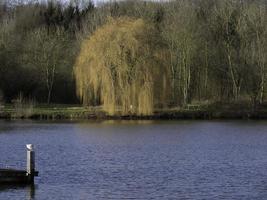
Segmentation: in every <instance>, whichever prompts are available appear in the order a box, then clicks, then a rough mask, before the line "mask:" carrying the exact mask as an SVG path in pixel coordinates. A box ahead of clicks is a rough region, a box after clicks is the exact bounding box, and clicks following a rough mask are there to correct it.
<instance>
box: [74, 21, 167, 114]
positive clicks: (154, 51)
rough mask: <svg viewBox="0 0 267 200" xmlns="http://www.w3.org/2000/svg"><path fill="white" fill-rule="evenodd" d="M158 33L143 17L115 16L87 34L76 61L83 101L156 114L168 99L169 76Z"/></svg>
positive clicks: (112, 111) (113, 109)
mask: <svg viewBox="0 0 267 200" xmlns="http://www.w3.org/2000/svg"><path fill="white" fill-rule="evenodd" d="M154 33H155V30H154V28H153V27H152V26H151V25H149V24H147V23H145V22H144V21H143V20H142V19H137V20H135V19H130V18H117V19H113V18H110V19H109V20H108V23H107V24H106V25H104V26H103V27H101V28H99V29H98V30H96V32H95V33H94V34H93V35H92V36H91V37H89V38H87V39H85V40H84V41H83V42H82V46H81V51H80V54H79V56H78V58H77V60H76V63H75V67H74V74H75V78H76V87H77V95H78V96H79V98H80V99H81V100H82V102H83V103H84V104H85V105H96V104H102V105H103V109H104V110H105V111H106V112H108V113H109V114H115V112H116V111H120V112H121V114H139V115H150V114H152V113H153V110H154V107H155V102H157V103H160V102H161V101H163V100H165V98H164V96H166V91H167V89H166V85H167V82H166V77H167V76H168V70H167V67H165V66H164V64H163V60H164V59H165V60H166V58H164V55H165V53H164V52H163V50H162V49H161V48H158V47H156V46H157V45H155V41H154V40H155V39H154V38H155V37H156V34H154ZM159 49H160V50H159Z"/></svg>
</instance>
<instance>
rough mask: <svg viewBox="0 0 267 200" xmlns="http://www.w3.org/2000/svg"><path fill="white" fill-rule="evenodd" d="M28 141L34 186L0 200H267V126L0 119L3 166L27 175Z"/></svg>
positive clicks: (4, 192) (1, 193) (1, 190)
mask: <svg viewBox="0 0 267 200" xmlns="http://www.w3.org/2000/svg"><path fill="white" fill-rule="evenodd" d="M28 143H32V144H34V145H35V147H36V170H38V171H39V172H40V174H39V177H36V182H35V184H36V185H35V186H32V187H29V186H25V187H17V186H12V187H6V186H0V199H1V200H2V199H3V200H6V199H10V200H16V199H19V200H20V199H36V200H39V199H40V200H43V199H45V200H50V199H51V200H55V199H57V200H58V199H59V200H60V199H64V200H65V199H66V200H68V199H159V200H162V199H233V200H239V199H253V200H254V199H256V200H257V199H267V170H266V166H267V151H266V150H267V122H266V121H261V122H256V121H217V122H216V121H213V122H208V121H171V122H168V121H108V122H103V121H102V122H93V121H91V122H81V123H77V122H75V123H54V122H53V123H47V122H46V123H44V122H38V123H36V122H3V121H2V122H1V121H0V158H1V159H0V166H6V165H7V166H14V167H15V168H17V169H25V166H26V152H25V144H28ZM37 186H38V189H36V187H37Z"/></svg>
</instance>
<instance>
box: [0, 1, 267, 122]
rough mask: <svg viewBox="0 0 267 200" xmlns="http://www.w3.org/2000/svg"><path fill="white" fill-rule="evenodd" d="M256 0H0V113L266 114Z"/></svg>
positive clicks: (261, 21)
mask: <svg viewBox="0 0 267 200" xmlns="http://www.w3.org/2000/svg"><path fill="white" fill-rule="evenodd" d="M266 64H267V3H266V1H265V0H255V1H251V0H242V1H240V0H220V1H218V0H174V1H135V0H124V1H110V2H105V3H98V5H97V6H96V5H94V4H93V2H92V1H90V0H87V1H84V0H75V1H72V0H70V1H56V0H47V1H39V0H24V1H16V0H6V1H5V0H4V1H1V2H0V118H5V119H12V118H14V119H18V118H30V119H108V118H111V119H116V118H118V119H135V118H136V119H139V118H141V119H142V118H144V119H146V118H147V119H187V118H190V119H216V118H238V119H241V118H242V119H243V118H253V119H257V118H264V119H267V77H266V75H267V66H266Z"/></svg>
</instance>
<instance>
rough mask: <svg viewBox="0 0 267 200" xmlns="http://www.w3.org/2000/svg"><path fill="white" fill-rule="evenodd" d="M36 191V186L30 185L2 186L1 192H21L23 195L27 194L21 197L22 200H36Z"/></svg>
mask: <svg viewBox="0 0 267 200" xmlns="http://www.w3.org/2000/svg"><path fill="white" fill-rule="evenodd" d="M35 189H36V185H35V184H30V185H6V184H5V185H0V192H1V193H4V192H6V193H8V192H11V191H12V192H14V191H16V192H19V191H21V192H22V193H25V196H24V195H21V196H20V198H21V199H27V200H34V199H35V198H34V197H35ZM6 198H8V197H6Z"/></svg>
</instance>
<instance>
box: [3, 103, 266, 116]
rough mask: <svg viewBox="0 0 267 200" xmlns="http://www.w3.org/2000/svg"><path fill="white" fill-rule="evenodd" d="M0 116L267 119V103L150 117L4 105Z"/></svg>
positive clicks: (99, 110) (171, 111)
mask: <svg viewBox="0 0 267 200" xmlns="http://www.w3.org/2000/svg"><path fill="white" fill-rule="evenodd" d="M0 119H36V120H58V119H69V120H79V119H154V120H156V119H167V120H172V119H267V106H266V105H262V106H258V107H257V108H256V109H251V107H250V106H248V104H241V103H238V104H234V103H232V104H212V105H207V104H194V105H193V104H191V105H188V106H186V107H183V108H170V109H157V110H155V112H154V114H153V115H150V116H136V115H121V114H120V113H119V111H118V113H117V114H116V115H112V116H110V115H108V114H106V113H105V112H104V111H103V110H102V108H101V107H82V106H80V105H49V106H48V105H36V106H30V107H27V106H25V107H19V108H18V107H17V106H15V105H10V104H9V105H4V106H1V108H0Z"/></svg>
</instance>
